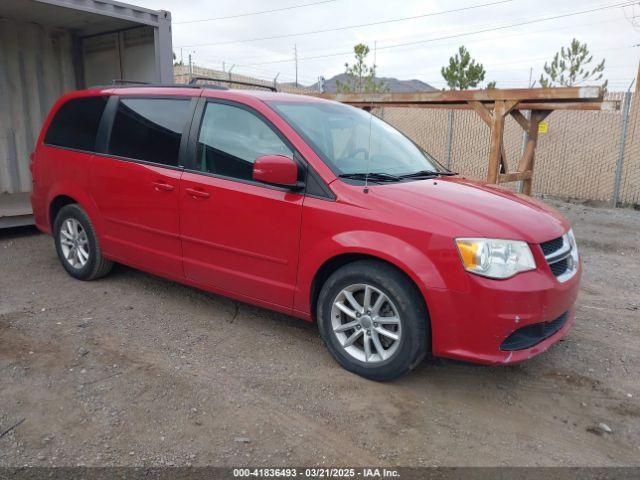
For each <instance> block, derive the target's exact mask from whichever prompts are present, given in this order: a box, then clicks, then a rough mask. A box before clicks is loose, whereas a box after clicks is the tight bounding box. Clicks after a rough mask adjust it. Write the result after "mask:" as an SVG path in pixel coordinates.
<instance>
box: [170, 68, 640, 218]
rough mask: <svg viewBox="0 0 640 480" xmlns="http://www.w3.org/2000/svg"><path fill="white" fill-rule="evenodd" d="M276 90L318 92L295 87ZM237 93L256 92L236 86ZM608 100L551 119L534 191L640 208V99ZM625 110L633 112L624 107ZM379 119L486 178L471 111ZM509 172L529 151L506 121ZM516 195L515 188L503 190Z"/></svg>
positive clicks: (187, 73) (617, 96)
mask: <svg viewBox="0 0 640 480" xmlns="http://www.w3.org/2000/svg"><path fill="white" fill-rule="evenodd" d="M174 74H175V81H176V83H183V84H184V83H189V79H190V78H193V77H199V76H201V77H209V78H215V79H220V80H235V81H241V82H250V83H258V84H260V85H265V86H269V87H271V86H274V83H273V82H271V81H266V80H261V79H256V78H253V77H248V76H244V75H238V74H234V73H229V72H221V71H218V70H212V69H209V68H203V67H199V66H192V67H191V70H190V69H189V66H188V65H176V66H175V67H174ZM275 86H276V88H277V89H278V91H281V92H289V93H299V94H307V93H317V92H316V90H313V89H311V88H306V87H302V86H295V85H291V84H275ZM233 88H254V87H246V86H242V85H237V86H236V85H233ZM605 100H617V101H620V102H621V105H622V107H621V108H620V110H614V111H575V110H574V111H571V110H568V111H562V110H558V111H555V112H553V113H552V114H551V115H549V117H547V119H546V123H547V126H548V130H547V132H546V133H540V134H539V136H538V147H537V149H536V156H535V170H534V172H535V173H534V177H533V192H534V193H537V194H543V195H550V196H554V197H559V198H564V199H573V200H583V201H591V202H596V203H607V204H610V205H618V206H634V207H636V208H639V207H640V131H638V130H639V129H640V102H639V101H638V100H640V95H639V94H638V93H635V94H631V93H627V94H625V93H624V92H611V93H607V95H606V98H605ZM625 103H626V104H627V106H628V108H625ZM373 113H374V114H375V115H377V116H379V117H381V118H383V119H384V120H385V121H387V122H389V123H390V124H392V125H393V126H395V127H396V128H398V129H399V130H400V131H402V132H403V133H404V134H405V135H407V136H408V137H409V138H411V139H412V140H413V141H414V142H416V143H417V144H418V145H420V146H421V147H423V148H424V149H425V150H426V151H427V152H429V153H431V154H432V155H433V156H434V157H436V158H437V159H438V160H439V161H440V162H441V163H442V164H444V165H446V166H447V167H449V168H450V169H451V170H453V171H455V172H458V173H460V174H462V175H465V176H467V177H470V178H476V179H480V180H484V179H486V176H487V167H488V163H489V162H488V159H489V127H488V126H487V125H486V124H485V123H484V122H483V121H482V120H481V119H480V117H479V116H478V115H477V114H476V113H475V112H474V111H470V110H453V109H451V110H448V109H440V108H437V109H436V108H434V109H429V108H404V107H403V108H380V109H374V111H373ZM504 146H505V154H506V156H507V159H508V165H509V171H516V169H517V164H518V161H519V159H520V156H521V154H522V150H523V148H524V134H523V131H522V129H521V128H520V126H519V125H518V124H517V123H516V122H515V120H513V118H511V116H508V117H507V119H506V125H505V131H504ZM503 186H505V187H507V188H512V189H516V188H517V186H518V185H517V183H507V184H503Z"/></svg>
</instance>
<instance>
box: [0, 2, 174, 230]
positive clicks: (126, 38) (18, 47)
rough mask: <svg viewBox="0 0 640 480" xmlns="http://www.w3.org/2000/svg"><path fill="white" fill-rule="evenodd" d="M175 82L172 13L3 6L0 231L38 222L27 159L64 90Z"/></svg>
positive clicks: (97, 5) (83, 5)
mask: <svg viewBox="0 0 640 480" xmlns="http://www.w3.org/2000/svg"><path fill="white" fill-rule="evenodd" d="M138 82H139V83H155V84H171V83H173V49H172V45H171V14H170V13H169V12H166V11H163V10H159V11H157V10H149V9H147V8H141V7H136V6H133V5H128V4H125V3H121V2H117V1H114V0H1V1H0V228H3V227H11V226H18V225H27V224H30V223H32V217H31V204H30V202H29V192H30V191H31V176H30V173H29V154H30V153H31V152H32V150H33V146H34V143H35V140H36V138H37V136H38V133H39V131H40V127H41V126H42V122H43V121H44V118H45V116H46V115H47V113H48V111H49V109H50V108H51V106H52V105H53V103H54V102H55V100H56V99H57V98H58V97H59V96H60V95H62V94H63V93H65V92H68V91H70V90H76V89H79V88H87V87H91V86H94V85H113V84H119V83H138Z"/></svg>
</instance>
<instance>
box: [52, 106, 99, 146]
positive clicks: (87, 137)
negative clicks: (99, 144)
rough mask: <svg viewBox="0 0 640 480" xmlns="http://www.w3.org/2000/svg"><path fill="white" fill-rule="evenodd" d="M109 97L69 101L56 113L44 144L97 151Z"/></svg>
mask: <svg viewBox="0 0 640 480" xmlns="http://www.w3.org/2000/svg"><path fill="white" fill-rule="evenodd" d="M107 100H108V97H83V98H75V99H73V100H69V101H68V102H67V103H65V104H64V105H62V106H61V107H60V109H59V110H58V111H57V112H56V115H55V117H53V120H52V121H51V125H50V126H49V128H48V130H47V133H46V134H45V136H44V143H45V144H47V145H55V146H57V147H65V148H73V149H75V150H85V151H88V152H93V151H95V144H96V135H97V133H98V126H99V125H100V119H101V118H102V113H103V112H104V107H105V106H106V105H107Z"/></svg>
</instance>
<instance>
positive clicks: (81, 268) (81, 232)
mask: <svg viewBox="0 0 640 480" xmlns="http://www.w3.org/2000/svg"><path fill="white" fill-rule="evenodd" d="M53 235H54V239H55V242H56V252H57V253H58V259H59V260H60V263H61V264H62V266H63V267H64V269H65V270H66V271H67V273H69V275H71V276H72V277H74V278H77V279H78V280H95V279H97V278H100V277H103V276H105V275H106V274H108V273H109V272H110V271H111V268H112V267H113V262H112V261H111V260H107V259H106V258H104V257H103V256H102V251H101V250H100V244H99V242H98V237H97V235H96V232H95V229H94V228H93V225H92V223H91V220H89V216H88V215H87V214H86V212H85V211H84V210H83V209H82V208H81V207H80V206H79V205H77V204H71V205H66V206H64V207H62V208H61V209H60V211H59V212H58V215H56V219H55V221H54V223H53Z"/></svg>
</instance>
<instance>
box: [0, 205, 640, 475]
mask: <svg viewBox="0 0 640 480" xmlns="http://www.w3.org/2000/svg"><path fill="white" fill-rule="evenodd" d="M552 203H554V204H555V205H556V207H558V208H559V209H561V210H562V211H563V212H564V213H565V214H566V215H567V216H568V217H569V218H570V219H571V220H572V221H573V222H574V225H575V227H574V228H575V231H576V235H577V238H578V242H579V245H580V248H581V252H582V255H583V259H584V268H585V274H584V277H583V286H582V291H581V294H580V297H579V300H578V304H579V308H578V314H577V319H576V323H575V325H574V328H573V329H572V330H571V331H570V332H569V334H568V336H567V337H566V339H565V340H564V341H562V342H560V343H559V344H557V345H556V346H554V347H552V348H551V349H550V350H549V351H547V352H546V353H544V354H543V355H541V356H538V357H536V358H534V359H532V360H529V361H528V362H526V363H523V364H520V365H515V366H510V367H483V366H474V365H470V364H464V363H458V362H451V361H445V360H435V359H428V360H426V361H425V362H423V363H422V364H421V365H419V366H418V368H416V370H415V371H413V372H412V373H410V374H409V375H406V376H405V377H403V378H401V379H400V380H398V381H395V382H392V383H384V384H381V383H375V382H371V381H367V380H364V379H361V378H359V377H356V376H354V375H352V374H349V373H348V372H346V371H344V370H342V369H341V368H340V367H339V366H338V365H337V364H336V363H335V362H334V361H333V360H332V359H331V358H330V357H329V354H328V353H327V352H326V351H325V349H324V347H323V345H322V342H321V340H320V337H319V335H318V332H317V329H316V328H315V326H314V325H309V324H306V323H305V322H303V321H299V320H297V319H293V318H290V317H287V316H284V315H280V314H276V313H272V312H269V311H267V310H263V309H260V308H256V307H252V306H249V305H246V304H241V303H237V302H234V301H231V300H228V299H226V298H223V297H219V296H216V295H211V294H208V293H205V292H202V291H199V290H196V289H193V288H188V287H185V286H181V285H177V284H175V283H172V282H169V281H166V280H163V279H160V278H157V277H154V276H151V275H148V274H145V273H142V272H139V271H136V270H133V269H130V268H126V267H122V266H118V267H117V268H116V269H115V270H114V272H113V273H112V274H111V275H110V276H108V277H106V278H104V279H102V280H99V281H96V282H88V283H85V282H79V281H76V280H74V279H72V278H71V277H69V276H68V275H67V274H66V273H65V272H64V270H63V269H62V267H61V266H60V265H59V264H58V260H57V258H56V256H55V252H54V248H53V241H52V239H51V238H50V237H47V236H45V235H42V234H39V233H37V232H36V231H35V230H33V229H19V230H11V231H0V268H1V273H2V275H1V276H0V466H18V465H56V466H62V465H64V466H73V465H148V466H159V465H187V464H192V465H220V466H238V465H247V464H250V465H262V466H265V465H280V466H284V465H295V466H311V465H352V466H371V465H400V466H422V465H428V466H431V465H438V466H441V465H545V466H552V465H589V466H591V465H599V466H608V465H640V402H639V400H640V368H639V365H640V321H639V320H640V310H639V308H640V293H638V292H639V291H640V234H639V232H640V212H638V211H633V210H622V209H621V210H615V211H614V210H608V209H599V208H592V207H587V206H583V205H575V204H567V203H560V202H552ZM19 422H21V423H19ZM17 423H19V424H18V425H17V426H15V428H13V429H11V427H12V426H14V425H16V424H17ZM601 424H606V425H601ZM605 427H609V428H610V429H611V432H606V431H604V430H607V428H605ZM7 430H8V431H7Z"/></svg>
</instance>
